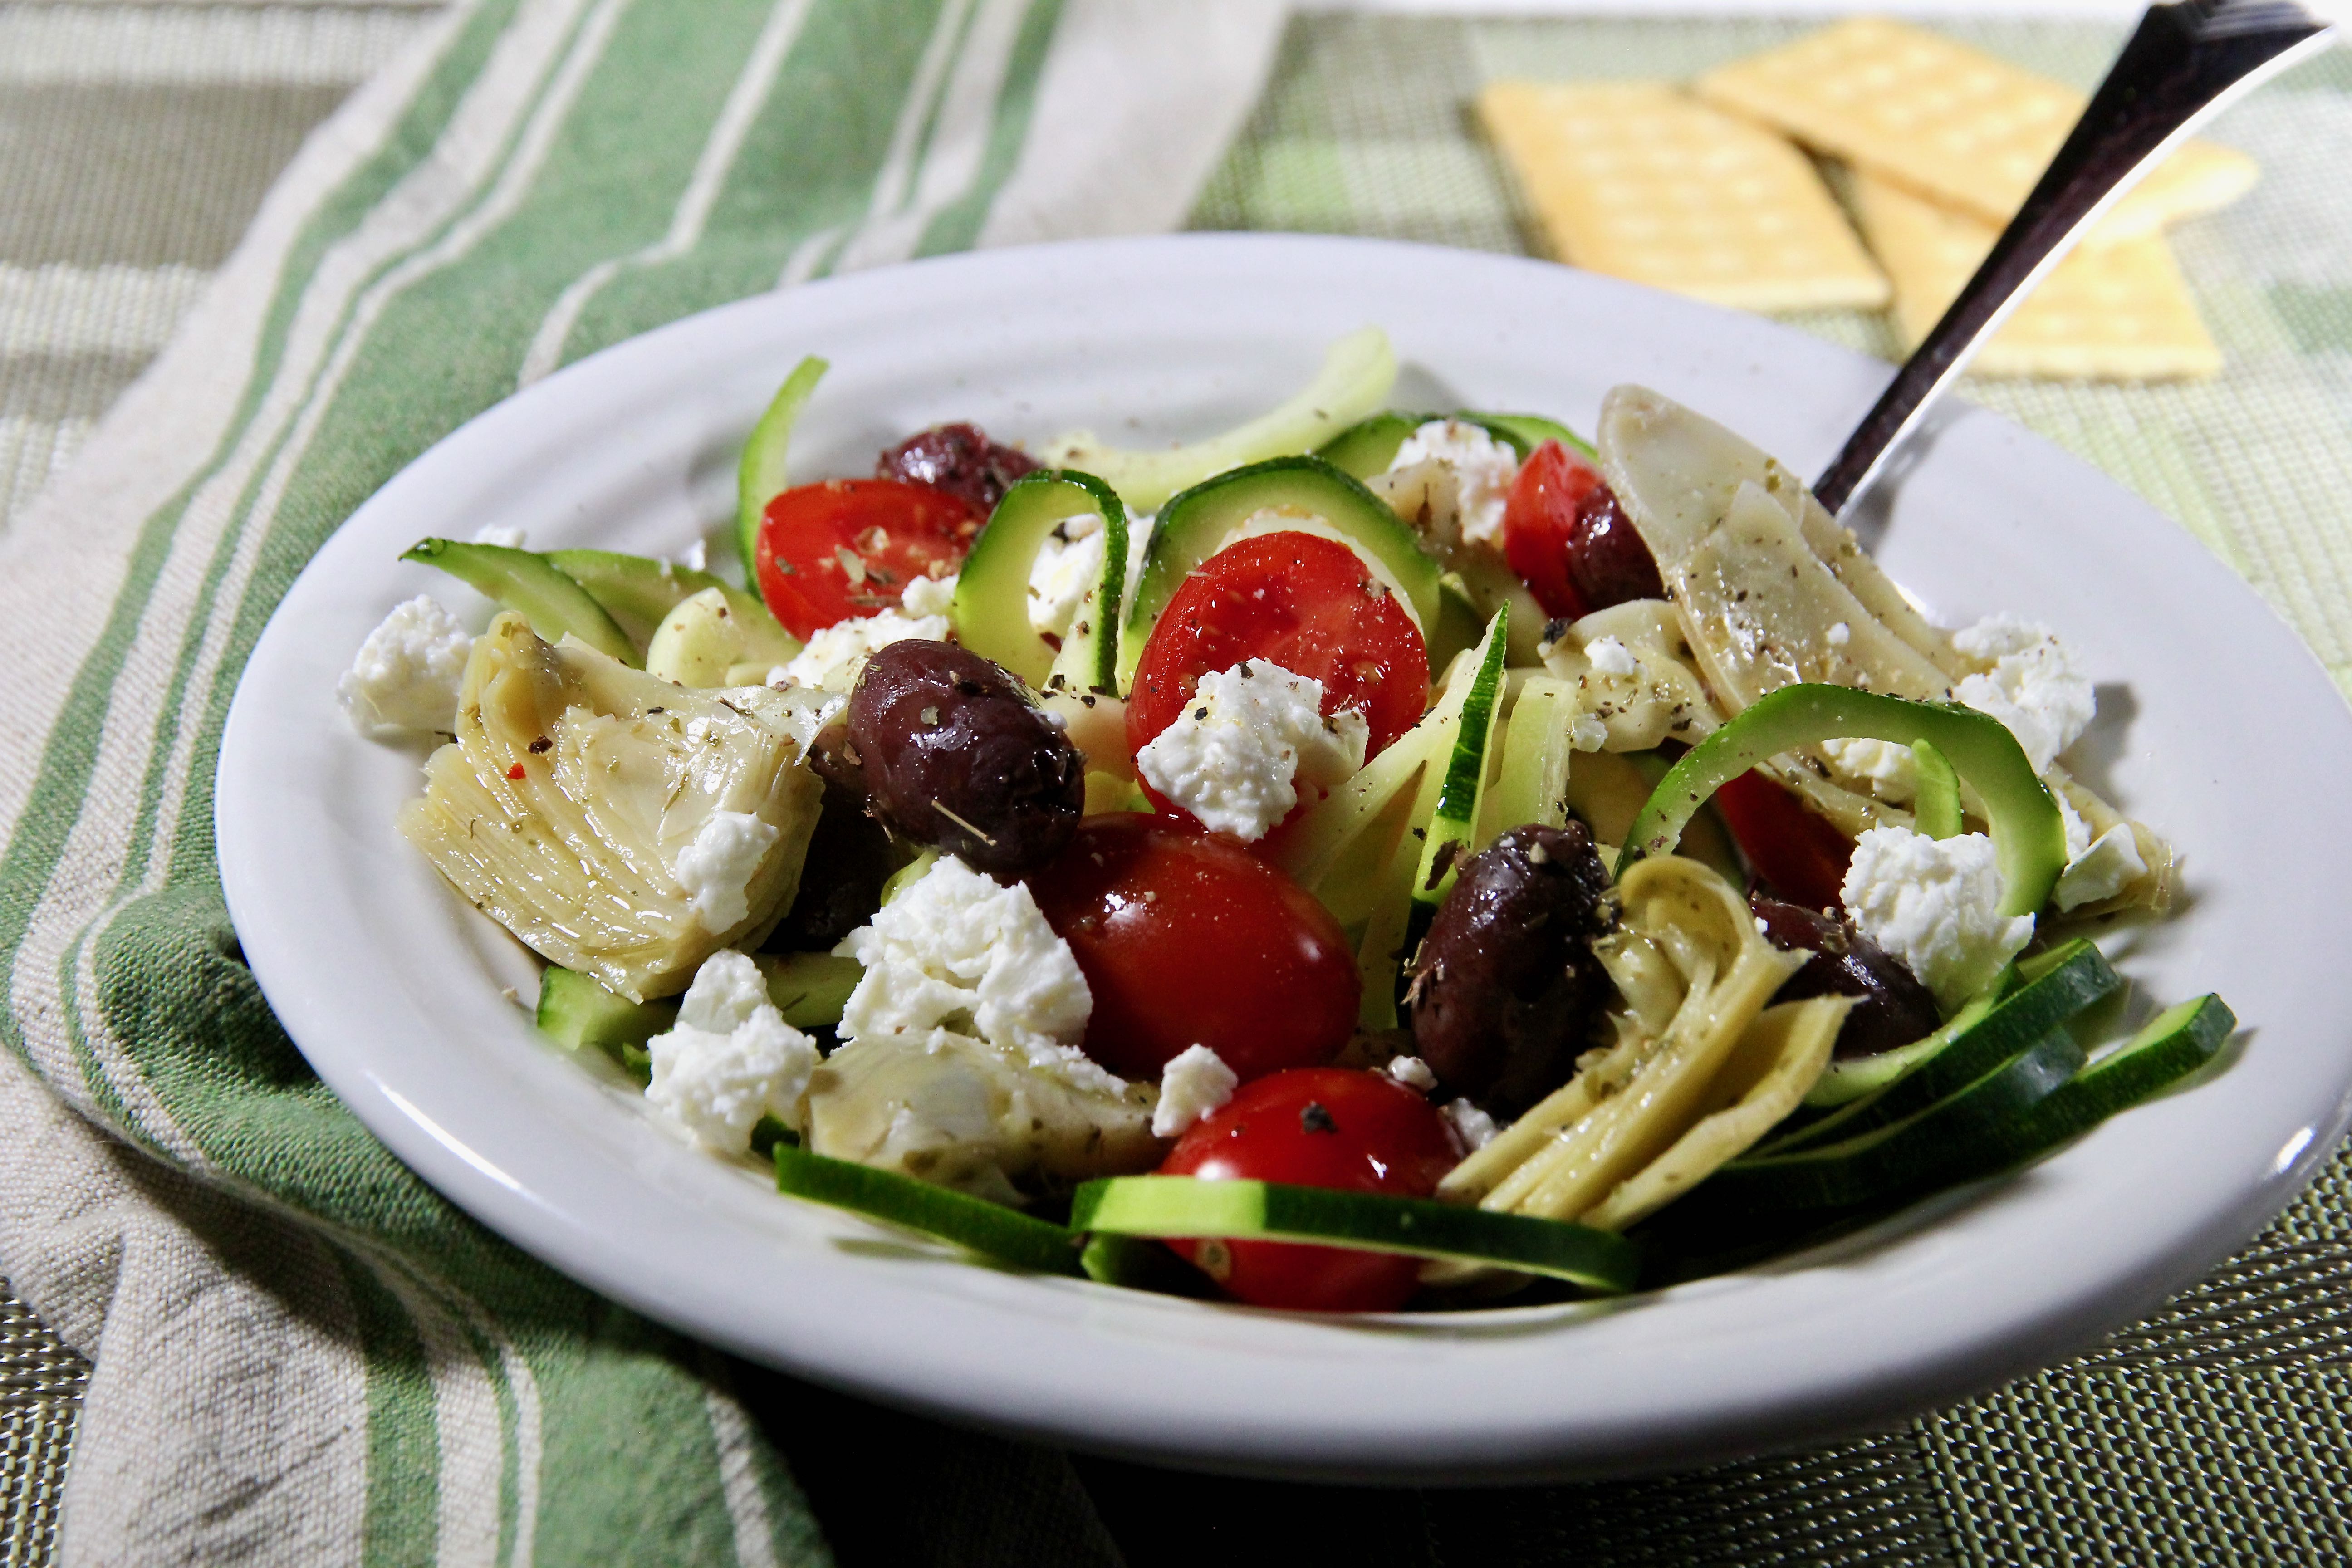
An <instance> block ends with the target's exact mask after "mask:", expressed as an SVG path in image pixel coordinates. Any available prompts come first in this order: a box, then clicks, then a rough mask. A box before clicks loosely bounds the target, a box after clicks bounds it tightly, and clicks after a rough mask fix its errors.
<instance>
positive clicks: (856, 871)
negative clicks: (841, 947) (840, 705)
mask: <svg viewBox="0 0 2352 1568" xmlns="http://www.w3.org/2000/svg"><path fill="white" fill-rule="evenodd" d="M839 731H840V726H838V725H836V726H835V731H834V732H835V733H839ZM844 739H846V737H844ZM821 755H823V752H821V751H819V752H811V753H810V759H809V760H810V762H811V763H815V762H816V761H817V759H818V757H820V756H821ZM819 771H820V772H822V771H823V770H822V769H820V770H819ZM901 858H902V857H901V856H899V855H898V854H896V853H894V852H893V851H892V849H891V847H890V836H889V835H888V834H887V833H886V832H884V831H883V828H882V825H881V824H880V823H879V822H877V821H876V820H875V819H874V818H873V816H871V815H869V814H868V813H867V811H866V791H865V790H864V789H863V788H851V787H845V786H844V785H843V784H838V783H836V782H835V781H834V780H833V779H831V778H827V779H826V780H825V785H824V809H823V810H822V811H821V812H820V813H819V814H818V816H817V819H816V831H815V832H814V833H813V834H811V835H810V836H809V847H808V858H806V859H805V860H803V861H802V862H801V885H800V890H799V891H798V892H797V893H795V894H794V895H793V906H792V908H791V909H789V910H786V911H785V912H784V918H783V919H782V921H779V922H778V923H777V926H776V929H775V931H774V932H773V933H772V934H771V935H770V936H769V938H768V942H767V945H768V946H769V947H770V948H772V949H773V950H775V951H777V952H826V951H828V950H830V949H831V948H832V947H833V946H834V945H835V943H837V942H840V941H841V939H842V938H843V937H845V936H847V935H848V934H849V933H850V932H851V931H856V929H857V928H858V927H859V926H862V925H864V924H865V923H866V921H867V919H868V918H870V917H871V916H872V915H873V913H874V911H875V910H877V909H880V908H881V907H882V884H883V883H885V882H887V881H888V880H889V879H890V873H891V872H893V871H895V870H897V869H898V863H899V861H900V859H901Z"/></svg>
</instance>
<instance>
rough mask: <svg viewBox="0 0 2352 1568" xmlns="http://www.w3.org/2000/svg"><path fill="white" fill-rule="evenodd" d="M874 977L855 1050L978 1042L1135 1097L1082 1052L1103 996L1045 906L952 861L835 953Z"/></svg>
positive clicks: (865, 985)
mask: <svg viewBox="0 0 2352 1568" xmlns="http://www.w3.org/2000/svg"><path fill="white" fill-rule="evenodd" d="M834 951H835V952H838V953H841V954H842V955H844V956H845V957H849V958H855V959H856V960H857V962H858V963H861V964H863V965H865V966H866V973H864V974H863V975H862V976H860V977H859V979H858V982H857V985H856V989H855V990H853V991H852V992H850V994H849V1001H848V1003H847V1005H845V1006H844V1007H843V1009H842V1013H841V1034H842V1037H844V1038H845V1039H849V1040H864V1039H874V1038H878V1037H888V1036H908V1035H912V1036H917V1037H929V1036H932V1035H934V1034H936V1033H940V1032H952V1033H956V1034H962V1035H971V1036H977V1037H979V1038H981V1039H983V1040H986V1041H988V1042H989V1043H990V1044H992V1045H994V1046H999V1047H1004V1048H1007V1049H1011V1050H1014V1051H1018V1052H1019V1053H1021V1054H1022V1055H1023V1056H1024V1057H1025V1058H1027V1059H1028V1062H1029V1065H1030V1066H1032V1067H1034V1068H1039V1069H1041V1070H1044V1071H1048V1072H1053V1073H1057V1074H1059V1075H1060V1076H1061V1077H1062V1078H1063V1079H1065V1080H1066V1081H1067V1082H1069V1083H1071V1084H1073V1085H1076V1087H1078V1088H1080V1089H1103V1090H1105V1091H1107V1092H1109V1093H1114V1094H1115V1093H1118V1091H1119V1090H1120V1089H1123V1088H1124V1087H1126V1086H1125V1085H1124V1084H1123V1083H1121V1082H1120V1080H1119V1079H1117V1078H1114V1077H1113V1076H1111V1074H1109V1073H1108V1072H1106V1071H1104V1070H1103V1068H1100V1067H1099V1066H1097V1064H1096V1063H1095V1062H1094V1061H1093V1060H1092V1059H1091V1058H1088V1057H1087V1055H1086V1053H1084V1052H1083V1051H1081V1050H1079V1049H1078V1048H1077V1044H1078V1042H1079V1041H1080V1040H1083V1039H1084V1038H1085V1037H1086V1033H1087V1018H1088V1017H1089V1016H1091V1015H1092V1014H1093V1012H1094V1005H1095V1003H1094V994H1093V993H1092V992H1090V991H1088V990H1087V977H1086V976H1085V975H1084V974H1083V973H1080V972H1079V970H1078V962H1077V960H1076V958H1074V957H1072V956H1071V953H1070V944H1069V943H1067V942H1064V941H1063V940H1062V939H1061V938H1060V937H1059V936H1057V935H1055V932H1054V928H1053V927H1052V926H1050V925H1048V924H1046V923H1045V914H1044V912H1043V911H1042V910H1039V909H1038V908H1037V900H1035V899H1034V898H1032V897H1031V896H1030V893H1029V889H1027V888H1026V887H1025V886H1024V885H1022V884H1021V883H1018V882H1015V883H1014V884H1013V885H1012V886H1011V887H1009V888H1008V887H1005V886H1004V885H1003V884H1002V883H999V882H997V881H995V880H994V879H992V878H989V877H986V876H983V875H982V874H981V873H980V872H978V871H975V870H973V869H972V868H971V867H969V866H967V865H965V864H964V863H963V862H962V861H961V860H959V859H957V858H955V857H954V856H952V855H943V856H941V857H940V858H939V859H938V860H937V861H935V862H933V863H932V865H931V868H930V869H929V870H928V871H925V872H924V873H923V874H922V875H921V876H920V877H919V878H918V879H915V880H914V881H911V882H909V883H908V884H907V885H906V886H905V887H904V888H902V889H898V891H897V892H896V894H895V895H894V896H893V897H892V898H891V899H890V900H889V901H888V902H887V903H886V904H884V905H883V906H882V907H881V908H880V909H879V910H876V911H875V912H874V918H873V921H872V922H871V923H870V924H867V925H862V926H860V927H858V928H857V929H856V931H851V932H850V933H849V935H848V937H847V938H846V939H845V941H844V942H842V944H841V945H840V946H839V947H837V948H835V950H834Z"/></svg>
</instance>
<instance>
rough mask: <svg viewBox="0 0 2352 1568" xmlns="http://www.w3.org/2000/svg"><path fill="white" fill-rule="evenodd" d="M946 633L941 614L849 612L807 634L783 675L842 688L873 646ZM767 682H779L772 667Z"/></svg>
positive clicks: (799, 682)
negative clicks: (873, 614)
mask: <svg viewBox="0 0 2352 1568" xmlns="http://www.w3.org/2000/svg"><path fill="white" fill-rule="evenodd" d="M908 637H921V638H923V639H924V640H925V641H928V642H945V641H946V640H947V637H948V618H947V617H946V616H914V617H912V618H911V619H910V618H909V617H908V616H902V615H900V614H899V613H898V611H896V610H884V611H883V612H882V613H881V614H879V615H875V616H853V617H852V618H851V619H849V620H845V621H836V622H835V623H834V624H833V625H832V626H825V627H823V628H822V629H820V630H819V631H818V632H817V634H816V635H815V636H814V637H811V638H809V640H808V643H807V645H806V646H805V647H803V648H802V649H801V651H800V652H798V653H796V654H794V655H793V661H792V662H791V663H790V664H787V665H785V666H784V667H783V673H784V679H786V680H789V681H791V682H793V684H794V685H796V686H814V687H819V688H821V689H824V690H826V691H841V692H846V691H848V690H849V689H851V688H853V687H855V686H856V684H857V677H858V674H859V672H860V671H862V670H864V669H865V668H866V660H867V659H868V658H872V657H873V654H874V650H875V649H876V648H878V647H888V646H889V645H890V644H892V643H894V642H903V641H905V640H906V639H907V638H908ZM768 684H769V685H771V686H774V685H778V684H781V683H780V682H779V681H777V680H776V679H774V678H773V672H771V676H770V679H769V682H768Z"/></svg>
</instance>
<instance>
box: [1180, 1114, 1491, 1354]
mask: <svg viewBox="0 0 2352 1568" xmlns="http://www.w3.org/2000/svg"><path fill="white" fill-rule="evenodd" d="M1457 1158H1458V1156H1457V1155H1456V1154H1455V1153H1454V1143H1453V1140H1451V1139H1450V1138H1448V1137H1447V1136H1446V1132H1445V1121H1444V1118H1443V1117H1441V1116H1440V1115H1438V1113H1437V1111H1436V1110H1435V1108H1434V1107H1433V1106H1432V1105H1431V1104H1430V1103H1429V1101H1427V1100H1423V1098H1422V1097H1421V1096H1420V1095H1419V1094H1418V1093H1416V1092H1415V1091H1414V1090H1412V1089H1407V1088H1406V1087H1405V1086H1404V1085H1402V1084H1401V1083H1399V1082H1397V1081H1396V1080H1395V1079H1391V1078H1390V1077H1388V1076H1387V1075H1385V1074H1383V1073H1374V1072H1357V1071H1354V1070H1351V1069H1349V1068H1301V1069H1298V1070H1297V1071H1293V1072H1281V1073H1276V1074H1275V1075H1274V1076H1273V1077H1272V1078H1264V1079H1258V1080H1257V1081H1256V1082H1255V1083H1253V1084H1246V1085H1244V1086H1243V1088H1242V1089H1241V1090H1240V1091H1239V1092H1237V1093H1236V1094H1235V1095H1234V1098H1233V1099H1232V1100H1228V1101H1227V1102H1226V1103H1225V1105H1224V1106H1223V1108H1222V1109H1221V1110H1216V1111H1213V1112H1212V1113H1211V1114H1210V1115H1208V1116H1206V1117H1203V1118H1202V1120H1201V1121H1198V1122H1196V1123H1195V1124H1194V1125H1193V1127H1192V1131H1189V1132H1187V1133H1185V1134H1184V1136H1183V1137H1182V1138H1181V1139H1179V1140H1178V1141H1177V1144H1176V1147H1175V1150H1174V1151H1173V1152H1171V1153H1170V1154H1169V1156H1168V1158H1167V1160H1166V1162H1165V1163H1162V1164H1161V1165H1160V1173H1161V1174H1162V1175H1169V1176H1202V1177H1207V1178H1209V1179H1211V1180H1224V1181H1250V1182H1288V1183H1290V1184H1294V1185H1297V1186H1303V1187H1335V1188H1338V1189H1339V1190H1340V1191H1342V1192H1356V1193H1380V1194H1384V1195H1386V1196H1389V1197H1399V1198H1425V1197H1427V1196H1429V1195H1430V1194H1432V1193H1433V1192H1435V1191H1436V1190H1437V1184H1438V1181H1439V1179H1440V1178H1441V1177H1443V1176H1444V1174H1445V1173H1446V1172H1448V1171H1450V1170H1452V1169H1453V1168H1454V1162H1455V1161H1456V1159H1457ZM1168 1245H1169V1246H1171V1247H1174V1248H1175V1249H1176V1250H1177V1251H1178V1252H1180V1253H1181V1254H1182V1255H1183V1256H1185V1257H1186V1258H1191V1259H1192V1262H1193V1263H1194V1264H1196V1265H1198V1266H1199V1267H1200V1268H1202V1269H1203V1270H1204V1271H1205V1272H1206V1273H1207V1274H1208V1275H1209V1277H1210V1278H1211V1279H1214V1280H1216V1282H1217V1283H1218V1284H1219V1285H1220V1286H1222V1287H1223V1289H1224V1290H1225V1291H1226V1293H1227V1294H1229V1295H1232V1296H1234V1297H1236V1298H1238V1299H1239V1300H1244V1301H1247V1302H1250V1303H1251V1304H1253V1305H1255V1306H1259V1307H1290V1308H1296V1309H1297V1310H1303V1311H1310V1312H1385V1311H1389V1310H1393V1309H1395V1308H1398V1307H1402V1306H1403V1305H1404V1303H1405V1300H1406V1299H1407V1298H1408V1297H1410V1296H1411V1295H1412V1292H1413V1288H1414V1285H1415V1283H1416V1281H1417V1279H1418V1278H1419V1276H1420V1273H1421V1260H1420V1259H1419V1258H1408V1257H1404V1256H1402V1255H1401V1254H1398V1253H1393V1252H1359V1251H1356V1250H1354V1249H1352V1248H1349V1247H1312V1246H1307V1245H1305V1244H1303V1243H1299V1242H1286V1241H1171V1242H1170V1243H1169V1244H1168Z"/></svg>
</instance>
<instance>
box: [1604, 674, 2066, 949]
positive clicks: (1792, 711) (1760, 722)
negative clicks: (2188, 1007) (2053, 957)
mask: <svg viewBox="0 0 2352 1568" xmlns="http://www.w3.org/2000/svg"><path fill="white" fill-rule="evenodd" d="M1845 736H1853V737H1866V738H1868V739H1871V740H1877V741H1893V742H1898V743H1900V744H1902V745H1906V746H1908V745H1912V744H1914V743H1916V742H1919V741H1927V742H1930V743H1931V744H1932V745H1933V746H1934V747H1935V749H1936V750H1937V752H1941V753H1942V754H1943V756H1944V757H1945V758H1947V759H1948V761H1949V762H1950V763H1951V766H1952V770H1953V771H1954V772H1955V773H1958V775H1959V777H1960V778H1962V779H1964V780H1966V781H1967V782H1968V784H1969V786H1970V787H1972V788H1973V789H1974V790H1975V791H1976V792H1977V795H1978V796H1979V798H1980V799H1981V800H1982V801H1983V802H1984V805H1985V810H1986V812H1987V814H1988V817H1989V819H1990V826H1991V828H1992V841H1993V849H1994V852H1995V854H1996V856H1997V857H1998V858H1999V860H2000V875H2001V906H2000V912H2001V913H2002V914H2004V915H2010V916H2016V915H2031V914H2035V913H2038V912H2040V910H2041V909H2042V905H2043V904H2044V903H2046V902H2048V901H2049V899H2050V889H2052V888H2053V887H2055V886H2056V885H2057V881H2058V874H2059V872H2061V871H2063V870H2064V869H2065V867H2066V826H2065V823H2064V821H2063V818H2061V817H2060V816H2059V815H2058V804H2057V802H2056V801H2054V800H2053V799H2052V798H2051V796H2050V791H2049V788H2048V786H2046V785H2045V784H2042V780H2041V779H2040V778H2039V777H2037V776H2036V775H2035V773H2034V772H2033V764H2032V763H2031V762H2029V761H2028V760H2027V759H2026V755H2025V751H2024V748H2022V747H2021V746H2020V745H2019V744H2018V743H2017V737H2016V736H2014V735H2011V733H2010V732H2009V730H2008V728H2007V727H2006V726H2004V725H2003V724H2002V723H2001V721H2000V720H1998V719H1995V718H1993V717H1991V716H1990V715H1989V714H1984V713H1979V712H1978V711H1977V710H1975V709H1973V708H1963V707H1960V706H1959V705H1958V704H1957V703H1950V702H1914V701H1911V700H1908V699H1906V698H1901V697H1887V696H1883V695H1881V694H1880V693H1877V692H1874V691H1856V690H1854V689H1852V688H1850V687H1844V686H1828V685H1821V684H1814V683H1806V684H1801V685H1796V686H1783V687H1781V688H1780V689H1779V690H1777V691H1770V692H1767V693H1766V694H1765V695H1764V696H1762V697H1760V698H1759V699H1757V700H1756V701H1755V702H1754V703H1753V704H1751V705H1750V706H1749V707H1748V709H1747V710H1745V711H1743V712H1741V713H1740V714H1739V715H1738V717H1736V718H1734V719H1733V720H1732V721H1730V722H1729V723H1727V724H1726V725H1724V727H1723V728H1722V729H1720V730H1717V731H1716V732H1715V733H1714V734H1712V735H1709V736H1708V737H1707V738H1706V740H1704V741H1701V742H1699V743H1698V744H1697V745H1696V746H1694V747H1692V748H1691V749H1690V751H1689V752H1688V753H1686V754H1685V756H1684V757H1683V759H1682V760H1681V761H1680V762H1678V763H1675V765H1674V767H1673V768H1672V769H1670V770H1668V772H1667V773H1666V776H1665V777H1664V778H1663V779H1661V780H1659V781H1658V787H1657V789H1656V790H1655V791H1654V793H1653V794H1652V795H1651V796H1650V799H1649V802H1648V804H1646V805H1643V807H1642V811H1641V815H1640V816H1636V817H1635V818H1634V819H1633V826H1632V827H1631V828H1629V829H1628V830H1627V832H1626V836H1625V854H1624V858H1623V860H1622V862H1621V864H1620V866H1619V870H1620V872H1621V873H1622V870H1623V868H1624V867H1625V866H1629V865H1631V864H1632V863H1633V861H1634V860H1635V859H1637V858H1641V857H1643V856H1647V855H1664V854H1666V853H1668V852H1669V851H1671V850H1672V849H1673V848H1674V847H1675V840H1676V839H1677V838H1679V837H1681V835H1682V829H1683V825H1684V824H1685V823H1686V822H1688V821H1689V820H1690V818H1691V816H1692V815H1693V814H1694V813H1696V811H1697V810H1698V808H1699V807H1700V806H1702V805H1706V802H1707V799H1708V797H1710V796H1712V795H1714V794H1715V792H1716V791H1717V790H1718V789H1720V788H1722V787H1723V786H1724V785H1725V784H1728V783H1730V782H1731V781H1732V780H1733V779H1735V778H1738V776H1739V775H1740V774H1741V773H1746V772H1747V771H1748V769H1749V768H1751V767H1754V766H1755V765H1756V764H1757V763H1760V762H1763V761H1764V760H1765V759H1766V758H1768V757H1772V756H1776V755H1778V754H1779V753H1780V752H1790V751H1794V750H1796V749H1797V748H1798V747H1800V746H1814V745H1819V744H1820V743H1821V742H1823V741H1834V740H1837V739H1839V738H1841V737H1845Z"/></svg>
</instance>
